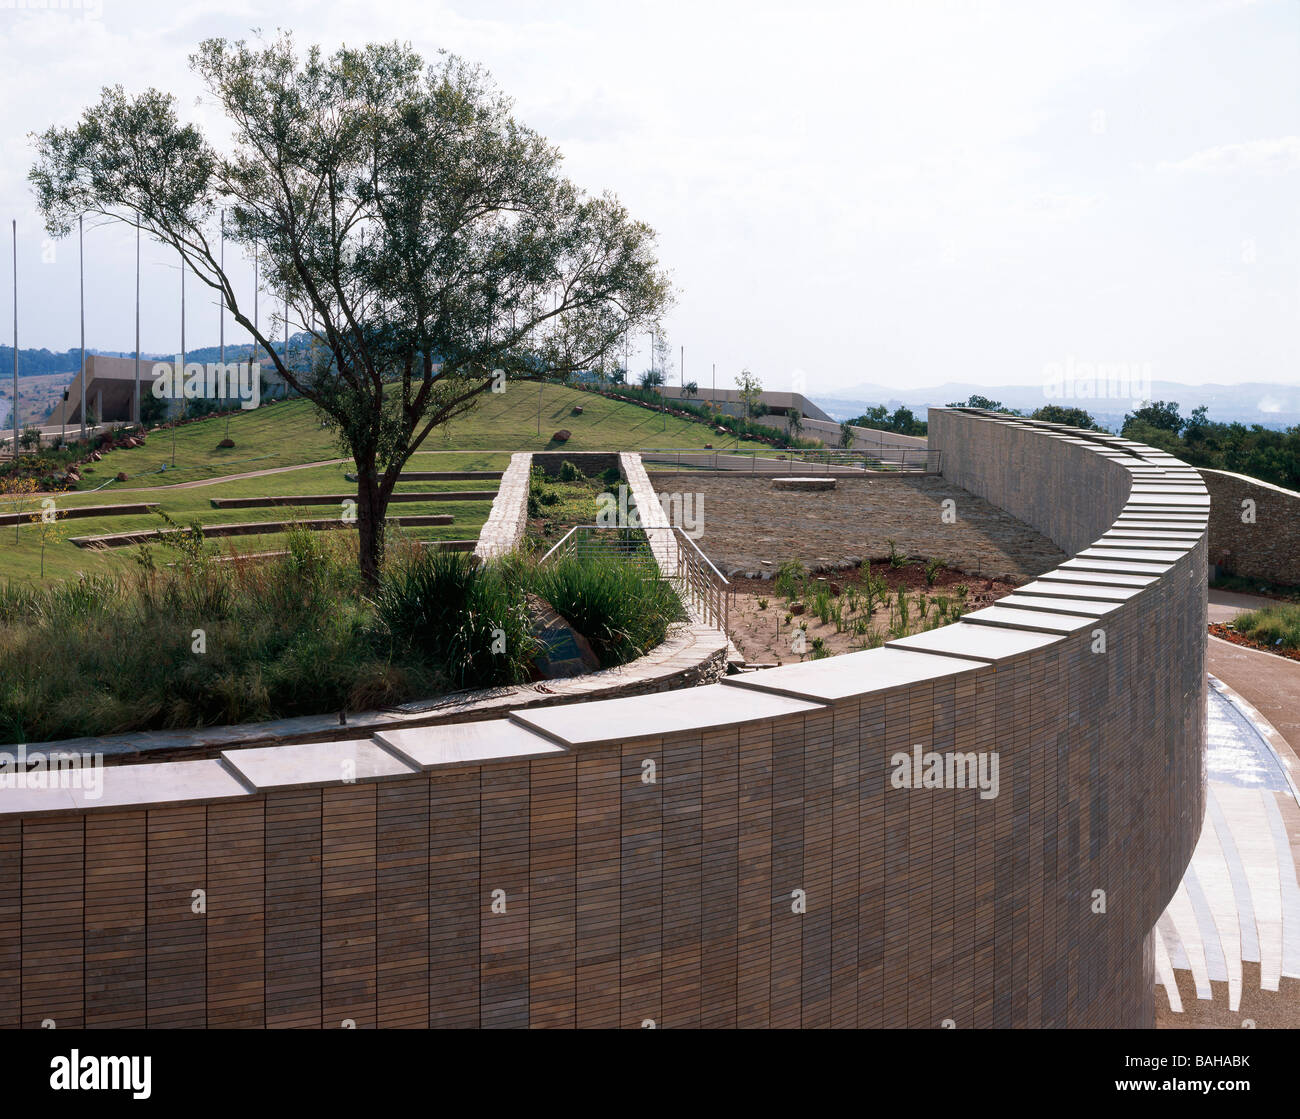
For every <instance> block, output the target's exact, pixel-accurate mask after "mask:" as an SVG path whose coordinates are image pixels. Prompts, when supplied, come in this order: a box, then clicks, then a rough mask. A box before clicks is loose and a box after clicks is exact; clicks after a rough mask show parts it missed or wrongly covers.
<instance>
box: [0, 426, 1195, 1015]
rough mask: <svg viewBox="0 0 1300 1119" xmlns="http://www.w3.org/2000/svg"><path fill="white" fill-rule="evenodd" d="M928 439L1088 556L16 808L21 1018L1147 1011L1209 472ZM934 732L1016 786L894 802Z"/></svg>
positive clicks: (7, 982) (1100, 442)
mask: <svg viewBox="0 0 1300 1119" xmlns="http://www.w3.org/2000/svg"><path fill="white" fill-rule="evenodd" d="M931 424H932V427H931V431H932V432H933V433H934V436H933V438H934V442H935V445H936V446H941V447H942V449H943V450H944V458H945V463H946V464H947V465H948V467H949V469H950V470H951V471H952V474H951V477H952V480H954V481H956V482H958V484H960V485H963V486H965V487H966V488H968V489H971V490H972V491H974V492H976V493H979V494H981V495H982V496H986V497H988V498H990V499H991V500H993V501H995V502H997V503H998V504H1003V505H1004V506H1005V507H1006V508H1007V509H1008V510H1009V511H1011V512H1012V513H1014V514H1015V515H1017V516H1019V517H1021V518H1022V519H1024V520H1026V521H1028V522H1029V523H1030V524H1033V525H1034V526H1035V527H1037V528H1039V529H1040V530H1041V531H1044V532H1046V533H1047V534H1048V535H1051V536H1052V537H1053V538H1054V539H1056V540H1057V541H1058V542H1059V543H1061V544H1062V546H1063V547H1064V546H1067V545H1068V547H1067V550H1069V551H1077V552H1078V553H1079V554H1078V555H1076V556H1075V557H1074V558H1072V559H1071V560H1069V561H1068V562H1067V563H1066V564H1064V565H1063V566H1062V567H1061V568H1060V569H1058V570H1057V571H1054V572H1050V573H1048V574H1047V575H1045V576H1043V577H1042V578H1041V579H1039V580H1036V581H1035V582H1034V583H1031V584H1029V585H1027V586H1026V587H1023V588H1021V590H1020V591H1019V592H1017V593H1016V594H1015V595H1013V596H1010V597H1009V598H1006V599H1003V600H1002V601H1001V602H999V603H998V604H997V605H996V606H993V607H990V608H988V609H986V610H982V611H978V612H976V613H974V614H971V615H968V616H967V617H966V618H965V619H963V620H962V621H961V622H959V623H957V624H955V625H951V626H948V627H945V628H944V629H942V630H935V631H932V632H930V633H926V634H922V635H918V636H915V637H911V638H906V639H903V640H901V641H897V642H893V643H891V644H890V645H889V646H887V647H886V648H883V649H876V650H871V651H869V652H863V653H854V654H850V655H847V656H842V657H837V658H833V659H829V660H824V661H819V662H810V663H807V664H802V665H791V666H787V667H784V668H778V669H772V670H768V671H766V672H759V673H752V674H747V675H744V676H740V677H735V678H732V679H730V680H729V681H728V682H727V683H725V684H717V685H711V686H707V687H701V688H693V689H689V690H686V691H681V692H676V693H671V694H661V695H652V696H642V697H633V698H625V699H615V700H605V701H598V702H591V703H584V704H575V705H569V706H559V707H552V708H546V709H540V710H537V711H525V712H518V713H516V714H514V715H512V716H511V717H510V718H509V719H502V720H492V721H489V722H479V723H465V724H458V725H453V726H444V727H430V728H422V729H411V730H403V731H391V732H386V733H385V734H380V735H376V736H375V737H374V738H373V739H367V740H359V741H356V742H327V743H312V744H301V745H286V746H280V747H275V748H270V749H245V750H229V751H226V753H225V754H224V755H223V758H222V759H221V760H205V761H193V762H172V763H161V764H157V765H134V766H118V767H110V768H107V769H105V770H104V778H105V788H104V794H103V796H102V797H101V798H100V799H99V800H95V801H92V800H89V799H87V798H86V796H85V794H84V792H83V791H81V790H77V789H71V790H68V789H46V790H38V789H30V788H29V789H8V790H3V791H0V1023H3V1024H6V1025H11V1026H12V1025H24V1026H39V1025H40V1024H41V1022H42V1020H44V1019H53V1020H54V1023H55V1025H57V1026H81V1025H85V1026H100V1025H146V1024H147V1025H151V1026H167V1025H198V1026H203V1025H207V1026H231V1025H234V1026H262V1025H269V1026H287V1025H304V1026H327V1027H333V1026H339V1025H342V1024H344V1023H345V1022H347V1023H352V1024H355V1025H357V1026H372V1025H379V1026H426V1025H433V1026H524V1025H531V1026H575V1025H576V1026H618V1025H622V1026H630V1027H638V1026H641V1025H643V1024H646V1023H648V1022H653V1023H654V1024H655V1025H656V1026H660V1027H676V1026H732V1025H739V1026H828V1025H835V1026H855V1025H857V1026H882V1025H883V1026H904V1025H909V1026H931V1027H933V1026H937V1025H940V1024H941V1023H943V1022H944V1020H946V1019H947V1020H951V1021H952V1022H953V1023H955V1024H956V1025H957V1026H958V1027H962V1028H964V1027H971V1026H1043V1025H1058V1026H1132V1025H1150V1024H1151V1023H1152V998H1153V995H1152V989H1153V984H1152V956H1151V940H1150V934H1151V930H1152V926H1153V925H1154V924H1155V921H1156V919H1157V917H1158V916H1159V914H1160V913H1161V912H1162V910H1163V909H1164V907H1165V904H1166V903H1167V901H1168V899H1169V898H1170V897H1171V895H1172V894H1173V891H1174V889H1175V887H1176V885H1177V883H1178V881H1179V879H1180V878H1181V875H1182V873H1183V869H1184V868H1185V866H1186V864H1187V862H1188V859H1189V858H1190V855H1191V852H1192V848H1193V846H1194V844H1195V841H1196V838H1197V835H1198V833H1199V830H1200V824H1201V817H1202V813H1203V808H1204V791H1203V790H1204V773H1203V751H1202V738H1203V729H1204V725H1203V724H1204V680H1205V676H1204V642H1205V579H1204V576H1205V562H1206V557H1205V547H1206V545H1205V516H1206V508H1207V503H1208V499H1207V498H1206V496H1205V491H1204V488H1203V487H1202V486H1201V484H1200V482H1199V479H1198V478H1197V476H1196V473H1195V472H1194V471H1190V470H1188V469H1186V468H1185V467H1183V466H1182V465H1181V464H1179V463H1177V462H1176V461H1174V460H1172V459H1170V458H1168V457H1167V456H1164V455H1160V454H1158V453H1156V452H1153V451H1149V450H1147V449H1145V448H1140V447H1137V446H1135V445H1133V444H1128V443H1125V442H1124V441H1123V440H1118V439H1113V438H1104V439H1103V438H1096V437H1089V438H1082V437H1080V436H1079V435H1078V433H1073V432H1070V431H1069V430H1067V429H1060V428H1051V427H1050V425H1049V426H1044V425H1033V424H1029V423H1025V422H1011V421H1008V420H1007V419H1006V418H1005V417H996V416H988V415H982V414H978V413H965V412H948V411H943V412H933V413H931ZM958 513H959V515H960V510H959V511H958ZM1112 525H1113V527H1111V526H1112ZM1098 537H1100V539H1096V538H1098ZM1094 541H1095V544H1094ZM1085 545H1094V546H1085ZM1097 631H1104V638H1105V651H1104V652H1100V651H1097V652H1094V651H1093V649H1094V648H1096V647H1097V642H1098V636H1097ZM917 744H920V745H921V746H923V747H924V749H925V750H928V751H935V752H940V753H945V752H952V751H964V752H985V755H986V758H988V757H990V756H991V754H992V753H993V752H996V753H997V756H998V766H999V769H998V773H999V791H998V795H997V796H996V797H992V798H988V799H985V798H982V797H981V796H980V793H979V791H978V790H976V789H971V788H928V789H927V788H916V789H909V788H898V787H894V785H893V783H892V782H891V774H892V773H893V772H894V771H895V767H894V765H893V764H892V759H893V756H894V755H895V754H896V753H897V754H907V753H909V752H910V751H912V750H913V749H914V747H915V746H916V745H917ZM196 890H199V891H203V893H202V894H200V895H199V896H198V898H197V899H196V897H195V895H194V891H196ZM1095 891H1104V905H1103V904H1102V902H1101V900H1100V897H1101V896H1100V895H1098V894H1096V893H1095ZM1103 908H1104V912H1101V911H1099V910H1101V909H1103ZM196 910H200V911H198V912H196ZM204 910H205V911H204Z"/></svg>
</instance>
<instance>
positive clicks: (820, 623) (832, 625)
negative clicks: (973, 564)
mask: <svg viewBox="0 0 1300 1119" xmlns="http://www.w3.org/2000/svg"><path fill="white" fill-rule="evenodd" d="M930 578H932V579H933V583H932V584H931V582H930ZM778 581H779V580H778V578H776V577H774V578H773V579H771V580H763V579H748V578H744V577H741V578H737V579H734V580H732V585H733V586H734V588H735V597H734V599H733V601H732V604H731V612H730V624H729V626H728V629H729V633H730V636H731V639H732V641H733V642H734V643H735V645H736V647H737V648H738V649H739V650H740V651H741V653H742V654H743V655H744V657H745V660H746V661H747V662H749V663H750V664H771V665H777V664H792V663H796V662H798V661H803V660H809V659H818V658H820V657H824V656H836V655H838V654H840V653H849V652H855V651H857V650H859V649H873V648H877V647H878V646H880V645H883V644H884V643H885V642H886V641H888V640H890V639H891V638H894V637H904V636H907V635H908V634H911V633H919V632H921V631H923V630H927V629H935V628H937V627H938V626H941V625H947V624H948V623H950V622H953V621H956V619H957V618H958V617H960V616H961V615H962V614H965V613H968V612H970V611H971V610H978V609H980V608H982V607H984V606H988V605H989V604H990V603H992V602H995V601H996V600H997V599H999V598H1001V597H1002V596H1003V595H1005V594H1010V593H1011V592H1012V591H1013V590H1015V584H1014V583H1012V582H1008V581H1002V580H992V579H981V578H975V577H972V576H970V575H968V574H966V573H965V572H962V571H957V570H955V569H952V568H943V569H940V570H938V571H932V572H931V574H930V577H929V578H928V577H927V574H926V569H925V565H924V564H920V563H909V564H905V565H903V566H901V567H897V566H893V565H891V564H890V563H889V562H888V561H884V562H877V563H871V564H863V565H861V566H859V567H854V568H849V569H846V570H842V571H835V572H832V573H830V574H828V575H823V576H818V575H816V574H814V573H811V572H810V573H808V574H807V575H806V576H805V577H804V579H803V580H802V582H801V584H800V585H799V586H798V588H797V589H795V591H794V593H793V594H791V593H789V590H790V588H789V586H788V584H786V585H783V587H782V590H781V591H778V589H777V583H778ZM900 591H901V598H900Z"/></svg>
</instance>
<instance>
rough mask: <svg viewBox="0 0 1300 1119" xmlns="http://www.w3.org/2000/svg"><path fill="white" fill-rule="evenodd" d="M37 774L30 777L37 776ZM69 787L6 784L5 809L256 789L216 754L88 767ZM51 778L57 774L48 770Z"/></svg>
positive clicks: (64, 807)
mask: <svg viewBox="0 0 1300 1119" xmlns="http://www.w3.org/2000/svg"><path fill="white" fill-rule="evenodd" d="M35 776H36V775H32V774H28V775H26V777H25V778H24V780H25V781H26V782H31V781H32V780H34V779H35ZM64 776H72V777H73V779H74V780H75V781H76V784H75V785H72V786H71V787H66V788H59V787H57V786H53V787H50V788H44V789H41V788H32V787H25V788H24V787H19V788H3V787H0V815H7V814H10V813H35V812H41V813H43V812H74V811H85V810H86V809H91V808H95V809H101V808H163V807H167V806H175V805H182V804H215V803H218V802H220V801H226V800H239V799H241V798H243V797H248V796H252V795H253V790H252V789H251V788H250V787H249V786H248V785H246V784H244V783H243V782H242V781H241V780H240V779H239V777H238V776H236V774H234V773H233V772H231V770H230V768H229V767H228V766H226V765H224V764H222V763H221V762H220V761H218V760H216V759H215V758H208V759H206V760H201V761H175V762H150V763H147V764H143V765H120V766H119V765H107V766H97V767H88V768H86V769H83V770H82V771H81V772H80V773H79V774H74V775H69V774H68V773H67V771H64ZM45 777H46V779H47V780H49V779H50V778H51V777H55V779H57V777H56V775H50V774H46V775H45Z"/></svg>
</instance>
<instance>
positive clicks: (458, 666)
mask: <svg viewBox="0 0 1300 1119" xmlns="http://www.w3.org/2000/svg"><path fill="white" fill-rule="evenodd" d="M374 601H375V607H376V609H377V611H378V615H379V620H380V622H381V623H382V624H383V626H384V628H385V630H386V632H387V633H388V634H389V635H390V636H391V637H392V638H393V640H394V641H395V642H396V643H398V644H399V645H400V646H402V647H405V648H409V649H414V650H416V651H418V652H420V653H421V654H423V655H424V656H426V657H429V658H430V659H432V660H435V661H437V662H438V663H439V664H440V666H441V668H442V670H443V671H444V672H445V673H446V676H447V678H448V679H449V680H450V681H451V683H452V684H453V685H454V686H455V687H458V688H466V687H491V686H495V685H499V684H518V683H522V682H523V681H524V680H527V679H528V675H529V666H530V663H531V662H532V659H533V657H535V656H536V655H537V652H538V650H539V644H538V642H537V641H536V639H535V638H533V637H532V636H531V634H530V633H529V628H530V623H529V616H528V605H527V602H526V601H525V598H524V585H523V583H522V582H521V581H520V580H519V579H518V578H517V576H516V575H515V573H514V571H513V570H507V568H506V567H505V566H504V565H502V564H500V563H486V564H476V563H475V562H474V558H473V556H471V555H470V554H469V553H467V552H451V551H443V550H441V549H421V550H419V551H417V552H415V553H414V554H412V555H411V556H409V557H407V558H406V559H405V560H404V562H398V563H395V564H393V565H391V566H390V568H389V569H387V570H386V571H385V572H384V577H383V580H382V583H381V585H380V588H379V591H378V592H377V593H376V595H375V600H374Z"/></svg>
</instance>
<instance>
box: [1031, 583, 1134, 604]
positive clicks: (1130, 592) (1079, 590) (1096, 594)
mask: <svg viewBox="0 0 1300 1119" xmlns="http://www.w3.org/2000/svg"><path fill="white" fill-rule="evenodd" d="M1015 593H1016V595H1018V596H1025V595H1029V596H1041V597H1043V598H1048V599H1052V598H1065V599H1075V600H1078V599H1085V600H1087V601H1090V602H1110V603H1113V604H1115V605H1118V604H1119V603H1121V602H1127V601H1128V600H1129V599H1130V598H1132V597H1133V596H1134V595H1138V594H1141V593H1142V588H1141V587H1117V586H1108V585H1106V584H1104V583H1083V582H1079V583H1054V582H1052V581H1051V580H1048V579H1035V580H1034V581H1033V582H1032V583H1026V584H1025V585H1024V586H1023V587H1017V588H1016V591H1015Z"/></svg>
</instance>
